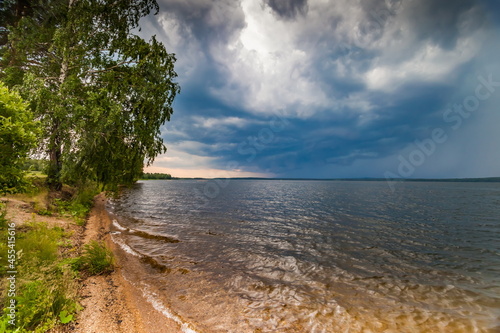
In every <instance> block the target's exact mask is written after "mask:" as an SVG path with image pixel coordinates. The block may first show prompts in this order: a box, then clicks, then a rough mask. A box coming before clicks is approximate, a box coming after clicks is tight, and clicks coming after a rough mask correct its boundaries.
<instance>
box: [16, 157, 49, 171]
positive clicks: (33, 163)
mask: <svg viewBox="0 0 500 333" xmlns="http://www.w3.org/2000/svg"><path fill="white" fill-rule="evenodd" d="M22 168H23V170H26V171H40V172H45V171H47V168H48V161H47V160H43V159H34V158H28V159H26V160H25V161H24V163H23V166H22Z"/></svg>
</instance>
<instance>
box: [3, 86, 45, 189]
mask: <svg viewBox="0 0 500 333" xmlns="http://www.w3.org/2000/svg"><path fill="white" fill-rule="evenodd" d="M37 134H38V127H37V122H35V121H34V120H33V115H32V114H31V112H29V111H28V109H27V104H26V103H25V102H23V101H22V99H21V97H20V96H19V94H17V93H15V92H11V91H9V89H8V88H7V87H5V85H4V84H3V83H1V82H0V151H1V152H2V153H1V154H0V193H3V194H6V193H15V192H22V191H25V190H26V189H27V188H28V184H29V183H28V182H27V181H26V179H25V172H24V171H23V166H24V163H25V161H26V157H27V155H28V153H29V152H30V150H31V149H32V148H34V147H35V145H36V142H37Z"/></svg>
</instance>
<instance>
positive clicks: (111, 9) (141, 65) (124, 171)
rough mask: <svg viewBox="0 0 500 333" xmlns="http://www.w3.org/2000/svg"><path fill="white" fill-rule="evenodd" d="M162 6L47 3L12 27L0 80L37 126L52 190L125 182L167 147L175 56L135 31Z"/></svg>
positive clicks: (144, 0) (151, 1) (103, 0)
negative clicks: (25, 103)
mask: <svg viewBox="0 0 500 333" xmlns="http://www.w3.org/2000/svg"><path fill="white" fill-rule="evenodd" d="M158 10H159V7H158V4H157V2H156V1H155V0H52V1H50V0H44V1H40V2H37V3H36V5H33V6H32V13H31V15H29V16H25V17H22V18H21V19H20V20H19V22H18V23H17V25H16V26H15V27H10V28H9V30H10V33H9V41H8V42H7V44H6V46H5V47H4V50H3V54H2V60H1V61H2V73H1V78H2V80H3V81H4V82H5V83H6V84H7V85H9V86H10V87H15V88H16V89H18V90H19V91H20V92H21V94H22V95H23V98H24V99H26V100H28V101H29V102H30V106H31V108H32V110H33V112H34V114H35V115H36V117H37V118H38V119H39V120H40V121H41V123H42V124H43V128H44V135H43V140H42V141H41V142H40V147H41V149H43V150H44V151H45V152H46V154H47V156H48V157H49V160H50V162H49V170H48V177H47V180H48V183H49V185H50V186H51V187H52V188H54V189H60V188H61V184H62V182H63V181H64V182H69V183H75V184H79V183H81V182H84V181H88V180H92V181H97V182H100V183H101V184H105V185H108V186H111V187H116V186H117V185H118V184H126V183H131V182H133V181H135V180H136V179H137V178H138V177H139V176H140V175H141V173H142V169H143V165H144V163H146V164H150V163H152V162H153V160H154V158H155V157H156V156H157V155H158V154H160V153H164V152H165V151H166V148H165V146H164V144H163V140H162V138H161V133H160V127H161V126H162V125H163V124H164V123H165V122H166V121H168V120H170V115H171V114H172V112H173V109H172V103H173V100H174V98H175V96H176V94H177V93H179V91H180V89H179V86H178V84H177V83H176V82H175V78H176V76H177V75H176V73H175V71H174V62H175V56H174V55H173V54H171V53H168V52H167V50H166V49H165V47H164V46H163V44H161V43H160V42H159V41H158V40H157V39H156V38H155V37H154V36H153V37H152V38H151V39H149V40H148V41H146V40H144V39H143V38H141V37H139V36H138V35H137V33H138V31H139V29H140V26H139V21H140V19H141V18H143V17H145V16H147V15H150V14H151V13H155V14H156V13H157V12H158Z"/></svg>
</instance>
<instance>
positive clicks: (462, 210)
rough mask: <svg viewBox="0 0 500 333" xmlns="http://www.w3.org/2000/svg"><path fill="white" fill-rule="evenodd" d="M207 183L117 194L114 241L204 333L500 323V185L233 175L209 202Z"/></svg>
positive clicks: (480, 327) (161, 184) (472, 328)
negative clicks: (392, 185) (203, 195)
mask: <svg viewBox="0 0 500 333" xmlns="http://www.w3.org/2000/svg"><path fill="white" fill-rule="evenodd" d="M204 185H205V182H200V181H189V180H186V181H182V180H178V181H147V182H143V183H140V184H138V185H137V186H136V187H135V188H133V189H131V190H129V191H127V192H125V193H123V195H122V196H121V197H120V198H118V199H116V200H113V201H112V202H111V203H110V211H111V213H112V214H113V217H114V218H115V219H116V221H115V223H114V224H113V229H114V230H115V231H116V233H115V234H114V235H113V238H114V239H115V241H116V242H117V243H119V244H120V245H122V246H123V248H125V249H126V250H130V251H133V252H134V253H135V254H138V255H139V256H141V258H142V259H141V260H142V262H143V263H144V265H146V266H147V267H149V269H152V271H151V272H150V273H149V274H148V275H147V280H148V281H147V283H149V284H150V285H154V286H155V287H156V288H157V290H158V291H159V292H158V293H157V294H156V297H158V299H159V300H162V301H163V302H164V303H165V304H169V306H171V308H172V309H173V310H174V311H175V312H176V313H178V314H179V315H180V316H181V317H182V318H185V319H186V320H187V321H188V322H190V323H191V324H192V326H191V327H197V328H198V329H199V331H201V332H365V331H366V332H496V331H499V330H500V324H499V322H500V221H499V217H500V205H499V203H500V184H491V183H474V184H470V183H401V184H400V185H399V188H398V191H397V192H396V193H395V194H393V193H391V191H390V189H389V188H388V187H387V185H386V184H385V183H383V182H340V181H257V180H232V181H230V182H229V183H228V184H227V186H226V187H224V188H223V189H221V191H220V193H219V195H218V196H216V197H215V198H213V199H210V200H208V201H203V202H201V201H200V199H199V197H197V196H196V195H195V193H200V188H201V187H202V186H204ZM127 248H128V249H127ZM130 251H129V252H130ZM145 276H146V275H144V274H142V275H141V274H136V277H135V278H136V279H138V280H140V279H146V278H145ZM137 282H138V283H145V282H146V281H137ZM497 325H499V326H497Z"/></svg>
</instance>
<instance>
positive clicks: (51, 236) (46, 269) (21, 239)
mask: <svg viewBox="0 0 500 333" xmlns="http://www.w3.org/2000/svg"><path fill="white" fill-rule="evenodd" d="M2 211H3V213H2V214H1V215H0V216H1V218H0V220H1V222H0V232H1V236H0V238H1V241H0V242H1V244H7V230H8V229H6V228H5V227H6V226H7V225H8V224H9V222H8V221H7V220H6V219H5V213H4V210H3V209H2ZM16 229H17V230H16V243H15V245H16V251H17V254H16V257H17V258H16V262H15V271H17V273H16V274H15V276H16V280H15V287H16V288H15V296H14V297H12V296H13V295H9V293H8V292H7V290H8V288H2V291H3V292H2V295H1V296H2V297H1V303H2V308H4V310H3V313H2V314H1V316H0V332H45V331H47V330H48V329H50V328H52V327H54V326H55V325H57V324H58V323H60V320H59V319H58V318H59V315H60V313H61V312H62V311H66V313H76V312H77V311H78V310H79V309H80V308H81V307H80V305H79V304H78V295H77V290H78V289H77V288H78V284H77V282H76V280H77V278H78V275H79V272H78V271H76V270H74V269H73V268H72V267H71V266H70V265H65V264H64V258H62V256H61V255H60V253H59V245H58V243H59V242H60V241H62V240H64V239H67V238H69V236H70V234H69V233H67V232H65V231H64V229H62V228H60V227H54V228H49V227H48V226H47V225H46V224H44V223H37V222H29V223H26V224H25V225H23V226H19V227H17V228H16ZM5 250H6V249H5V248H2V249H0V251H1V252H0V255H1V258H0V261H1V264H2V268H3V270H2V271H1V272H0V275H1V281H2V283H8V280H7V276H11V275H12V274H11V273H7V272H8V271H6V270H5V267H6V266H7V264H8V263H9V262H7V258H6V256H5V254H6V253H7V252H6V251H5ZM11 299H14V300H15V302H16V313H15V314H16V317H15V319H16V321H15V325H12V324H11V323H9V321H10V320H11V319H12V318H11V317H9V316H8V314H9V309H8V305H9V304H10V301H11ZM14 328H15V329H14Z"/></svg>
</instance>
